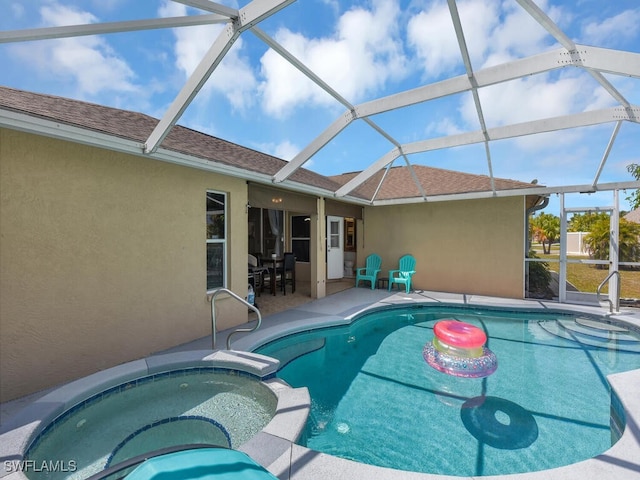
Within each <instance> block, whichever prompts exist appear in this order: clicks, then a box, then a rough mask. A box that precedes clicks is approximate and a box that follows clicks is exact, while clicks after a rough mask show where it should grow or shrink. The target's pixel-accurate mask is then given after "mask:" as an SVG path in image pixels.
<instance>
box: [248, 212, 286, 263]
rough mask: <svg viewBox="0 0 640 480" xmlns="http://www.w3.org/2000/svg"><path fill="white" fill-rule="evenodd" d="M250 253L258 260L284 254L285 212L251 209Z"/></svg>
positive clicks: (249, 226)
mask: <svg viewBox="0 0 640 480" xmlns="http://www.w3.org/2000/svg"><path fill="white" fill-rule="evenodd" d="M248 228H249V253H251V254H252V255H255V256H256V257H258V258H267V257H271V254H273V253H275V254H276V255H278V256H282V254H283V253H284V212H283V211H282V210H272V209H267V208H256V207H253V208H250V209H249V225H248Z"/></svg>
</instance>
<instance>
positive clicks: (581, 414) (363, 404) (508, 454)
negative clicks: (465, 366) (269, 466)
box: [257, 305, 640, 476]
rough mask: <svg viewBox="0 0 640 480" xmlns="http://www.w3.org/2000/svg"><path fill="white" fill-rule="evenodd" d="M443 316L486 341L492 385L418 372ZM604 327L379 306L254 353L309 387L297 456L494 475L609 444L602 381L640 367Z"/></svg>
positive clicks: (582, 321) (630, 347) (509, 314)
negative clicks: (494, 362)
mask: <svg viewBox="0 0 640 480" xmlns="http://www.w3.org/2000/svg"><path fill="white" fill-rule="evenodd" d="M443 318H454V319H458V320H462V321H465V322H468V323H471V324H473V325H476V326H478V327H480V328H483V329H484V330H485V331H486V332H487V333H488V336H489V340H488V344H487V345H488V346H489V347H490V348H491V350H492V351H493V352H495V354H496V355H497V357H498V365H499V366H498V369H497V371H496V372H495V373H494V374H493V375H491V376H490V377H486V378H483V379H467V378H457V377H451V376H448V375H446V374H443V373H440V372H438V371H436V370H434V369H433V368H431V367H430V366H429V365H427V363H426V362H425V361H424V360H423V358H422V349H423V346H424V344H425V343H426V342H428V341H430V340H431V338H432V337H433V332H432V328H433V325H434V323H435V322H436V321H437V320H439V319H443ZM576 320H578V322H576ZM594 322H595V323H594ZM602 327H603V324H602V322H598V321H597V319H596V318H595V317H593V318H592V317H588V316H586V315H581V316H578V317H571V316H569V315H566V314H563V313H554V312H541V311H536V312H518V313H515V312H513V311H504V310H499V309H493V308H475V307H461V306H446V307H442V306H423V305H420V306H411V307H402V308H396V307H388V308H385V309H383V310H379V311H375V312H373V313H369V314H366V315H364V316H362V317H360V318H358V319H357V320H356V321H354V322H353V323H352V324H350V325H348V326H343V327H332V328H325V329H321V330H318V331H309V332H304V333H298V334H295V335H292V336H289V337H286V338H283V339H281V340H276V341H273V342H271V343H269V344H267V345H265V346H263V347H261V348H259V349H258V350H257V351H258V352H259V353H262V354H265V355H270V356H273V357H275V358H278V359H279V360H280V361H281V363H282V364H283V365H284V367H283V368H281V370H280V371H279V373H278V376H280V377H281V378H283V379H284V380H285V381H287V382H288V383H289V384H291V385H292V386H303V385H304V386H307V387H308V388H309V391H310V394H311V398H312V410H311V415H310V419H309V421H308V423H307V430H306V438H305V439H304V441H303V442H302V443H303V444H304V445H305V446H307V447H309V448H311V449H313V450H318V451H321V452H325V453H328V454H331V455H334V456H339V457H342V458H348V459H352V460H355V461H358V462H362V463H367V464H372V465H378V466H385V467H391V468H394V469H399V470H411V471H417V472H428V473H436V474H448V475H458V476H472V475H477V476H479V475H494V474H495V475H498V474H508V473H518V472H528V471H538V470H544V469H550V468H554V467H558V466H561V465H568V464H572V463H576V462H579V461H581V460H585V459H587V458H591V457H594V456H596V455H598V454H600V453H602V452H604V451H605V450H607V449H608V448H609V447H610V446H611V445H612V443H613V442H615V440H616V439H617V438H618V436H619V431H618V429H620V428H622V427H620V425H619V424H616V422H614V426H613V428H612V426H611V424H610V422H611V417H612V415H611V407H612V397H611V393H610V389H609V385H608V383H607V380H606V376H607V375H609V374H611V373H616V372H623V371H628V370H633V369H637V368H639V367H640V353H639V352H640V349H639V348H638V345H640V341H639V338H638V335H637V334H634V333H632V332H628V331H621V330H616V329H609V328H604V329H603V328H602ZM613 407H614V409H613V410H615V402H614V405H613ZM615 416H616V415H614V417H615ZM616 425H617V426H616Z"/></svg>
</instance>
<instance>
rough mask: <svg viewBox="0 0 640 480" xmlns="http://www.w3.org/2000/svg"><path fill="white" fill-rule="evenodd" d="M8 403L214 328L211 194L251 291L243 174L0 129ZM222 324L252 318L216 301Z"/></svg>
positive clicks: (0, 370) (235, 285)
mask: <svg viewBox="0 0 640 480" xmlns="http://www.w3.org/2000/svg"><path fill="white" fill-rule="evenodd" d="M0 176H1V183H0V185H1V188H0V193H1V199H2V201H1V207H0V208H1V210H0V234H1V241H0V265H1V267H2V268H1V277H0V282H1V283H0V289H1V290H0V291H1V292H2V295H1V296H0V342H1V344H0V374H1V375H0V400H1V401H6V400H9V399H12V398H16V397H18V396H22V395H24V394H27V393H30V392H34V391H38V390H40V389H43V388H46V387H49V386H52V385H55V384H58V383H60V382H64V381H67V380H71V379H74V378H78V377H81V376H83V375H85V374H88V373H92V372H95V371H97V370H101V369H104V368H107V367H110V366H113V365H117V364H120V363H122V362H125V361H129V360H132V359H135V358H141V357H143V356H145V355H147V354H149V353H152V352H157V351H159V350H162V349H164V348H167V347H170V346H173V345H177V344H180V343H183V342H187V341H190V340H192V339H195V338H199V337H202V336H205V335H208V334H210V332H211V323H210V318H211V317H210V303H209V302H208V300H207V296H206V246H205V207H206V202H205V192H206V190H207V189H215V190H219V191H224V192H228V193H229V196H228V201H229V213H230V215H229V219H228V221H229V222H230V224H229V231H230V232H232V233H231V234H232V235H233V242H229V244H228V259H229V266H233V269H230V273H229V276H228V279H229V282H230V283H229V288H231V289H232V290H233V291H235V292H237V293H238V294H240V295H244V294H246V288H247V277H246V275H247V271H246V261H247V260H246V255H247V217H246V211H245V205H246V198H247V187H246V182H245V181H244V180H239V179H234V178H231V177H225V176H219V175H215V174H212V173H207V172H202V171H199V170H194V169H188V168H184V167H180V166H176V165H171V164H167V163H161V162H157V161H152V160H149V159H145V158H141V157H137V156H132V155H125V154H119V153H114V152H109V151H106V150H102V149H98V148H93V147H88V146H83V145H79V144H74V143H70V142H65V141H60V140H54V139H49V138H45V137H39V136H34V135H30V134H26V133H21V132H16V131H12V130H5V129H0ZM218 303H219V305H220V312H221V313H220V315H219V317H220V324H219V325H220V328H219V329H223V328H227V327H229V326H232V325H234V324H240V323H245V322H246V321H247V310H246V309H245V308H243V307H241V306H240V304H238V303H236V302H235V301H232V300H230V299H228V298H227V299H222V300H220V301H219V302H218Z"/></svg>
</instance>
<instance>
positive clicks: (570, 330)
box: [538, 317, 640, 353]
mask: <svg viewBox="0 0 640 480" xmlns="http://www.w3.org/2000/svg"><path fill="white" fill-rule="evenodd" d="M538 324H539V325H540V326H541V327H542V328H543V329H544V330H545V331H546V332H548V333H550V334H551V335H555V336H557V337H560V338H564V339H566V340H570V341H572V342H575V343H579V344H581V345H587V346H590V347H599V348H609V349H612V348H614V349H616V350H620V351H626V352H634V353H640V338H639V337H638V336H637V335H634V334H633V333H631V332H629V330H627V329H625V328H622V327H618V326H616V325H610V324H607V323H604V322H598V321H597V320H592V319H588V318H583V317H578V318H577V319H575V320H546V321H541V322H538Z"/></svg>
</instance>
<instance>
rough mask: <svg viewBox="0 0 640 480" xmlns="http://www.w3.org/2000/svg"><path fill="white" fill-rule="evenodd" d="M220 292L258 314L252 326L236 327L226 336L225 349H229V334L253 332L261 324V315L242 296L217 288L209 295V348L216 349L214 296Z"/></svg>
mask: <svg viewBox="0 0 640 480" xmlns="http://www.w3.org/2000/svg"><path fill="white" fill-rule="evenodd" d="M220 293H226V294H227V295H229V296H231V297H233V298H235V299H236V300H238V301H239V302H240V303H243V304H244V305H246V306H247V307H248V308H249V309H250V310H253V311H254V312H256V314H257V315H258V321H257V323H256V325H255V326H254V327H253V328H238V329H236V330H234V331H233V332H231V333H230V334H229V335H228V336H227V350H231V336H232V335H235V334H236V333H241V332H247V333H248V332H255V331H256V330H257V329H258V328H260V325H261V324H262V315H261V314H260V310H258V309H257V308H256V306H255V305H251V304H250V303H249V302H247V301H246V300H245V299H244V298H242V297H241V296H239V295H237V294H235V293H233V292H232V291H231V290H229V289H228V288H219V289H218V290H216V291H215V292H213V295H211V349H212V350H215V349H216V298H217V297H218V295H219V294H220Z"/></svg>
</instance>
